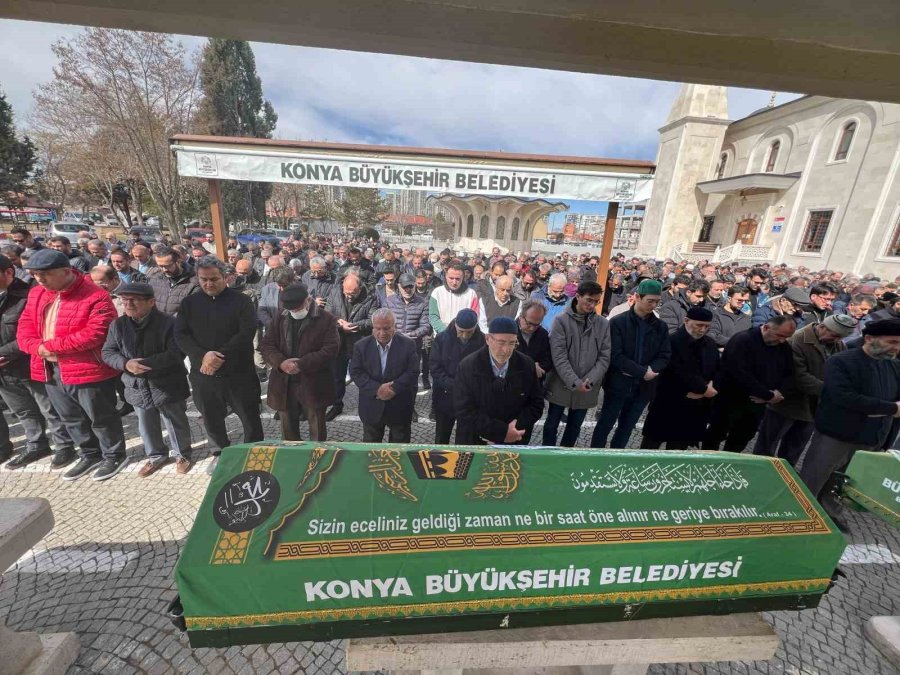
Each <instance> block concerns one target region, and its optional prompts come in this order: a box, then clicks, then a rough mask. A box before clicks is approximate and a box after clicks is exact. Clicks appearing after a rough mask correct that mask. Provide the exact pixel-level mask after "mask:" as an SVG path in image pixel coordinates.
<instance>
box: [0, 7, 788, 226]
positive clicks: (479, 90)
mask: <svg viewBox="0 0 900 675" xmlns="http://www.w3.org/2000/svg"><path fill="white" fill-rule="evenodd" d="M80 30H81V29H80V28H78V27H75V26H63V25H58V24H48V23H37V22H28V21H10V20H0V89H2V90H3V91H4V92H5V94H6V96H7V100H8V101H9V102H10V104H11V105H12V106H13V110H14V113H15V115H16V121H17V124H18V125H19V126H20V127H21V128H27V126H28V118H29V115H30V113H31V110H32V107H33V99H32V91H33V90H35V89H36V88H38V87H39V86H40V85H41V83H43V82H48V81H49V80H50V79H51V78H52V69H53V66H54V64H55V61H56V59H55V57H54V56H53V53H52V51H51V49H50V47H51V45H52V44H53V42H54V41H55V40H58V39H65V38H71V37H73V36H74V35H76V34H77V33H78V32H79V31H80ZM179 39H180V40H181V41H183V42H184V44H185V46H187V47H188V49H193V50H199V48H200V47H201V46H202V44H203V42H204V41H205V40H204V39H202V38H197V37H191V36H180V37H179ZM252 44H253V49H254V52H255V54H256V63H257V71H258V72H259V75H260V77H261V78H262V83H263V90H264V94H265V96H266V98H268V99H269V100H270V101H271V102H272V104H273V105H274V106H275V110H276V112H277V113H278V116H279V119H278V127H277V129H276V136H277V137H278V138H282V139H297V140H315V141H335V142H355V143H371V144H391V145H411V146H424V147H441V148H453V149H471V150H495V151H506V152H526V153H537V154H560V155H582V156H592V157H615V158H628V159H642V160H650V161H653V160H654V159H655V156H656V146H657V139H658V133H657V129H658V128H659V127H660V126H662V125H663V124H664V122H665V120H666V117H667V115H668V113H669V109H670V108H671V106H672V103H673V101H674V99H675V96H676V94H677V93H678V88H679V84H677V83H672V82H659V81H655V80H644V79H633V78H623V77H612V76H604V75H593V74H583V73H569V72H561V71H550V70H539V69H534V68H519V67H513V66H495V65H485V64H477V63H463V62H458V61H439V60H434V59H424V58H414V57H406V56H392V55H384V54H367V53H359V52H348V51H338V50H331V49H317V48H311V47H293V46H285V45H273V44H266V43H252ZM770 93H771V92H768V91H759V90H749V89H739V88H735V87H730V88H729V90H728V99H729V114H730V116H731V118H732V119H738V118H740V117H743V116H745V115H748V114H749V113H751V112H753V111H754V110H757V109H759V108H762V107H764V106H765V105H766V104H767V103H768V101H769V96H770ZM797 96H798V95H797V94H788V93H779V94H778V96H777V99H776V102H777V103H784V102H786V101H789V100H791V99H793V98H797ZM601 208H603V210H604V211H605V206H598V207H597V209H598V210H597V211H594V210H588V209H586V210H584V211H583V212H588V213H591V212H601V211H599V209H601Z"/></svg>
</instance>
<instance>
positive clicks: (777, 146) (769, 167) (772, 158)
mask: <svg viewBox="0 0 900 675" xmlns="http://www.w3.org/2000/svg"><path fill="white" fill-rule="evenodd" d="M779 150H781V141H775V142H774V143H772V145H770V146H769V159H768V160H766V173H772V172H773V171H775V162H777V161H778V151H779Z"/></svg>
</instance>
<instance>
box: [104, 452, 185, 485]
mask: <svg viewBox="0 0 900 675" xmlns="http://www.w3.org/2000/svg"><path fill="white" fill-rule="evenodd" d="M168 463H169V458H168V457H163V458H162V459H157V460H152V459H148V460H147V461H146V462H144V466H142V467H141V468H140V469H139V470H138V476H140V477H141V478H146V477H147V476H149V475H151V474H154V473H156V472H157V471H159V470H160V469H161V468H163V467H164V466H165V465H166V464H168ZM101 468H103V467H101ZM97 473H99V470H98V472H97ZM94 480H100V479H99V478H97V476H96V475H95V476H94Z"/></svg>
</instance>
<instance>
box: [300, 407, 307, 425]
mask: <svg viewBox="0 0 900 675" xmlns="http://www.w3.org/2000/svg"><path fill="white" fill-rule="evenodd" d="M297 419H298V420H300V421H301V422H309V418H308V417H307V416H306V411H305V410H303V408H300V414H299V415H297Z"/></svg>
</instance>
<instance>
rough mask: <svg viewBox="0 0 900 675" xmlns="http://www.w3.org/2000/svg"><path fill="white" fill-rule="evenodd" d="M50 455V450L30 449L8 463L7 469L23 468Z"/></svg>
mask: <svg viewBox="0 0 900 675" xmlns="http://www.w3.org/2000/svg"><path fill="white" fill-rule="evenodd" d="M49 456H50V450H30V451H28V452H22V453H19V454H18V455H16V456H15V457H13V458H12V459H11V460H9V461H8V462H7V463H6V468H7V469H21V468H22V467H23V466H26V465H28V464H31V463H32V462H36V461H38V460H39V459H43V458H44V457H49Z"/></svg>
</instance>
